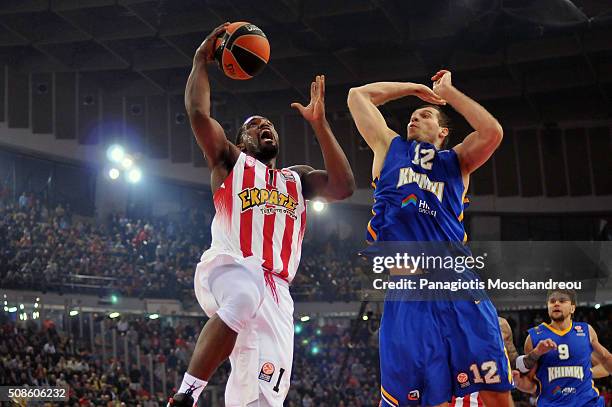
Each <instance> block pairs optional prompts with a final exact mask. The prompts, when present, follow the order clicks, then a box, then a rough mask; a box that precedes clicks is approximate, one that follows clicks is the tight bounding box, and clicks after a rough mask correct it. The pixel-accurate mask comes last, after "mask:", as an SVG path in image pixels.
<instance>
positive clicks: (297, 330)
mask: <svg viewBox="0 0 612 407" xmlns="http://www.w3.org/2000/svg"><path fill="white" fill-rule="evenodd" d="M303 329H304V328H302V324H295V328H294V329H293V330H294V332H295V333H296V335H299V334H301V333H302V330H303Z"/></svg>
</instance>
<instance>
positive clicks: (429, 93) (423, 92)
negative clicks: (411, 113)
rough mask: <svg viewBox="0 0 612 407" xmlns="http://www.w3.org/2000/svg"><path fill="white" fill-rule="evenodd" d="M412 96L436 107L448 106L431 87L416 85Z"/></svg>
mask: <svg viewBox="0 0 612 407" xmlns="http://www.w3.org/2000/svg"><path fill="white" fill-rule="evenodd" d="M412 94H413V95H414V96H416V97H418V98H419V99H421V100H422V101H424V102H427V103H432V104H434V105H445V104H446V100H444V99H442V98H441V97H440V96H438V95H437V94H436V93H435V92H434V91H433V90H431V88H430V87H429V86H425V85H420V84H415V86H414V91H413V93H412Z"/></svg>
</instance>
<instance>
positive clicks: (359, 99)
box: [347, 82, 445, 154]
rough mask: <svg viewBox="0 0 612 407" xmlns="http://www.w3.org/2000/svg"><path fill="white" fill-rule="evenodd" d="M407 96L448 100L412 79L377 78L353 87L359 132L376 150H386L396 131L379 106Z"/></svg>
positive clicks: (350, 103)
mask: <svg viewBox="0 0 612 407" xmlns="http://www.w3.org/2000/svg"><path fill="white" fill-rule="evenodd" d="M405 96H417V97H419V98H421V99H422V100H424V101H426V102H428V103H433V104H437V105H442V104H444V103H445V101H444V100H443V99H442V98H440V97H438V96H437V95H436V94H435V93H434V92H433V91H432V90H431V89H430V88H428V87H427V86H425V85H420V84H417V83H411V82H375V83H370V84H367V85H363V86H360V87H357V88H352V89H351V90H349V94H348V99H347V103H348V107H349V110H350V112H351V115H352V116H353V120H354V121H355V125H356V126H357V129H358V130H359V133H360V134H361V136H362V137H363V139H364V140H365V141H366V143H368V146H370V148H371V149H372V151H374V154H376V153H377V152H382V153H386V151H387V148H388V147H389V143H391V140H392V139H393V137H395V135H396V133H395V132H394V131H393V130H391V129H389V127H387V123H386V122H385V119H384V117H383V115H382V114H381V113H380V111H379V110H378V108H377V106H380V105H382V104H385V103H387V102H389V101H391V100H395V99H399V98H402V97H405Z"/></svg>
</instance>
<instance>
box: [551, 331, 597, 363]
mask: <svg viewBox="0 0 612 407" xmlns="http://www.w3.org/2000/svg"><path fill="white" fill-rule="evenodd" d="M550 338H551V339H552V340H553V341H555V343H556V344H557V349H553V350H551V351H549V352H548V353H546V354H545V355H543V357H542V362H543V364H545V365H549V366H554V365H558V364H572V363H575V364H582V363H583V362H584V361H585V360H590V357H591V346H590V343H589V337H588V335H587V334H586V333H585V332H583V331H582V329H581V330H580V331H572V332H569V333H567V334H566V335H564V336H558V335H551V337H550Z"/></svg>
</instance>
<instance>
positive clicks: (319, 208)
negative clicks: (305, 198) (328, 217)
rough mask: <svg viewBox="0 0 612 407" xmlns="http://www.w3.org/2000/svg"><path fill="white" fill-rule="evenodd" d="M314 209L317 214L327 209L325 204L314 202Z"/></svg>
mask: <svg viewBox="0 0 612 407" xmlns="http://www.w3.org/2000/svg"><path fill="white" fill-rule="evenodd" d="M312 209H314V210H315V212H321V211H322V210H323V209H325V203H324V202H322V201H312Z"/></svg>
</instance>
